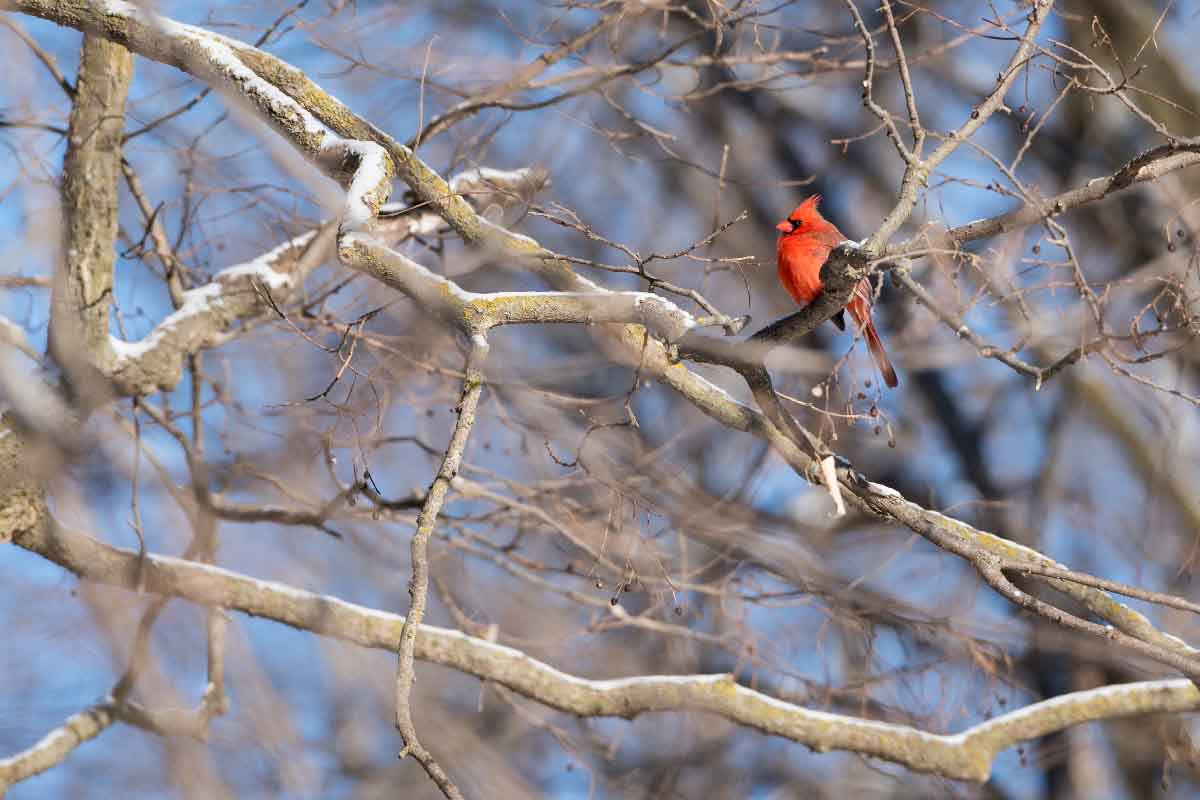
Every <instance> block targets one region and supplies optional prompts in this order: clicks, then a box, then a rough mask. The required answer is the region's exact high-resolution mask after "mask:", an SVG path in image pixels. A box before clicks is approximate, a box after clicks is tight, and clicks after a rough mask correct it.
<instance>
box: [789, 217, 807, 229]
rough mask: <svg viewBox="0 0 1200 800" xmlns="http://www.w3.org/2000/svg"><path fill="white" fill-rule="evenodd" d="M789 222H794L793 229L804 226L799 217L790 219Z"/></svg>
mask: <svg viewBox="0 0 1200 800" xmlns="http://www.w3.org/2000/svg"><path fill="white" fill-rule="evenodd" d="M788 222H790V223H792V230H796V229H798V228H802V227H804V223H803V222H801V221H800V220H798V219H789V220H788Z"/></svg>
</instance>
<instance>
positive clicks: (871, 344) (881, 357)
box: [863, 319, 900, 389]
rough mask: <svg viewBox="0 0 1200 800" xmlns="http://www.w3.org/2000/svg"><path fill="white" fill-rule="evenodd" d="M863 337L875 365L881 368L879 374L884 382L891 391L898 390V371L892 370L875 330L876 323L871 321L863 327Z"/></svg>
mask: <svg viewBox="0 0 1200 800" xmlns="http://www.w3.org/2000/svg"><path fill="white" fill-rule="evenodd" d="M863 335H864V336H865V337H866V338H867V347H868V348H870V350H871V357H872V358H873V359H875V365H876V366H877V367H879V372H880V374H881V375H883V382H884V383H886V384H887V385H888V388H889V389H894V388H896V385H897V384H898V383H900V379H899V378H897V377H896V370H894V369H892V362H891V360H890V359H889V358H888V354H887V351H886V350H884V349H883V342H882V341H880V339H879V334H878V333H877V332H876V330H875V323H873V322H871V320H869V319H868V320H867V323H866V324H865V325H863Z"/></svg>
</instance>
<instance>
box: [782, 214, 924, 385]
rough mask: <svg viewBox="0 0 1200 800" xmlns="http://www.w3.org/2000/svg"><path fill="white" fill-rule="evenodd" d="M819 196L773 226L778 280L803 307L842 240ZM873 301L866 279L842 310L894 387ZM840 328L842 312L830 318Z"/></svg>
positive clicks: (842, 326) (815, 294)
mask: <svg viewBox="0 0 1200 800" xmlns="http://www.w3.org/2000/svg"><path fill="white" fill-rule="evenodd" d="M820 202H821V195H819V194H814V195H811V196H809V197H806V198H805V199H804V201H803V202H801V203H800V205H798V206H796V210H795V211H793V212H792V213H791V214H789V215H788V218H787V219H785V220H783V221H782V222H780V223H779V224H778V225H776V226H775V229H776V230H778V231H779V244H778V246H777V252H778V257H779V282H780V283H782V284H783V288H784V289H787V293H788V294H790V295H791V296H792V299H793V300H795V301H796V303H797V304H798V305H800V306H806V305H808V304H809V303H811V302H812V301H813V300H816V299H817V297H818V296H819V295H820V294H821V291H822V290H823V289H824V286H823V285H822V283H821V266H822V265H823V264H824V263H825V262H826V261H827V260H828V259H829V253H830V251H831V250H833V248H835V247H837V246H838V245H839V244H841V243H842V242H844V241H846V237H845V236H843V235H842V232H841V231H839V230H838V229H837V226H836V225H834V224H833V223H832V222H830V221H829V220H827V219H825V217H823V216H821V212H820V211H819V210H818V209H817V206H818V205H819V204H820ZM872 301H873V296H872V291H871V283H870V281H868V280H867V279H866V278H863V279H862V280H861V281H859V283H858V285H857V286H855V287H854V294H852V295H851V296H850V302H849V303H847V304H846V307H845V309H843V310H844V311H849V312H850V316H851V317H852V318H853V319H854V321H855V323H857V324H858V327H859V329H860V330H861V331H862V334H863V338H865V339H866V340H867V347H868V349H870V351H871V357H872V358H873V359H874V360H875V365H876V366H877V367H878V368H879V372H880V374H881V375H882V376H883V382H884V383H886V384H887V385H888V387H889V388H895V387H896V386H897V385H898V384H899V383H900V381H899V379H898V378H897V377H896V370H895V369H893V368H892V362H891V361H890V360H889V359H888V355H887V351H886V350H884V349H883V342H882V341H881V340H880V338H879V332H878V331H876V330H875V324H874V323H873V322H871V303H872ZM832 319H833V322H834V324H835V325H837V326H838V328H839V329H840V330H846V320H845V318H844V316H843V314H842V311H841V310H840V311H838V312H837V313H836V314H834V315H833V317H832Z"/></svg>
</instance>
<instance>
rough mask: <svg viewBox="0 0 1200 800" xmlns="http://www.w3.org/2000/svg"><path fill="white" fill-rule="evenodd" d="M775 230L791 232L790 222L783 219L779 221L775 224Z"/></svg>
mask: <svg viewBox="0 0 1200 800" xmlns="http://www.w3.org/2000/svg"><path fill="white" fill-rule="evenodd" d="M775 230H777V231H779V232H780V233H791V232H792V223H790V222H788V221H787V220H786V219H785V220H784V221H783V222H781V223H779V224H778V225H776V226H775Z"/></svg>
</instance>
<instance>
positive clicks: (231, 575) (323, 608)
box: [0, 526, 1200, 781]
mask: <svg viewBox="0 0 1200 800" xmlns="http://www.w3.org/2000/svg"><path fill="white" fill-rule="evenodd" d="M18 544H20V545H21V546H22V547H24V548H26V549H29V550H31V551H33V552H36V553H39V554H41V555H43V556H44V557H46V558H48V559H50V560H51V561H53V562H55V563H57V564H59V565H60V566H63V567H64V568H66V569H68V570H70V571H71V572H74V573H75V574H77V575H79V576H80V577H81V578H85V579H87V580H93V581H97V582H100V583H104V584H108V585H112V586H120V587H124V588H127V589H130V590H131V591H132V590H135V589H136V588H137V586H138V575H139V567H140V568H141V569H143V570H144V572H143V574H144V576H145V587H144V588H145V589H146V590H147V591H151V592H155V593H160V594H168V595H172V596H176V597H180V598H183V599H187V600H190V601H192V602H195V603H197V604H200V605H206V606H220V607H224V608H229V609H231V610H236V611H240V612H242V613H245V614H249V615H252V616H257V617H263V618H267V619H272V620H275V621H277V622H282V623H284V624H286V625H291V626H293V627H296V628H299V629H302V630H309V631H312V632H314V633H319V634H323V635H328V636H332V637H334V638H338V639H341V640H343V641H348V642H352V643H355V644H358V645H361V646H363V647H371V648H377V649H382V650H388V651H392V652H394V651H395V650H396V648H397V647H398V645H399V642H400V633H401V630H402V629H403V627H404V620H403V618H401V617H399V616H396V615H393V614H388V613H385V612H382V611H376V610H373V609H370V608H365V607H363V606H358V605H355V604H353V603H348V602H345V601H343V600H338V599H336V598H333V597H329V596H324V595H318V594H313V593H311V592H306V591H303V590H299V589H295V588H292V587H290V586H283V585H281V584H277V583H272V582H270V581H259V580H255V579H253V578H249V577H247V576H244V575H240V574H237V573H235V572H231V571H229V570H225V569H221V568H218V567H212V566H209V565H205V564H199V563H196V562H190V561H184V560H182V559H176V558H169V557H165V556H158V555H147V556H146V558H145V562H144V564H142V563H141V562H140V561H139V557H138V555H137V554H136V553H134V552H131V551H126V550H120V549H117V548H113V547H110V546H108V545H105V544H102V543H101V542H99V541H96V540H95V539H92V538H91V537H88V536H84V535H82V534H78V533H72V532H69V531H66V530H63V529H57V528H54V529H52V528H51V526H47V527H45V528H42V529H40V530H39V531H36V532H29V533H26V534H24V535H22V536H21V537H20V539H19V541H18ZM414 654H415V657H416V658H418V659H421V660H424V661H429V662H431V663H435V664H440V665H443V666H447V667H451V668H453V669H456V670H459V671H461V672H464V673H467V674H469V675H473V676H475V677H477V678H479V679H480V680H485V681H491V682H494V683H497V684H499V685H501V686H504V687H506V688H508V689H511V690H513V691H515V692H517V693H519V694H521V695H524V696H525V697H529V698H530V699H533V700H535V701H537V702H540V703H543V704H545V705H547V706H549V707H551V708H555V709H558V710H560V711H564V712H566V713H569V714H575V715H578V716H582V717H603V716H613V717H625V718H633V717H636V716H638V715H640V714H644V713H648V712H656V711H705V712H708V713H712V714H716V715H718V716H721V717H724V718H725V719H728V720H730V721H731V722H734V723H736V724H739V725H743V726H746V727H749V728H753V729H755V730H759V731H762V732H764V733H769V734H774V735H776V736H782V737H784V738H787V739H790V740H792V741H795V742H799V743H801V744H804V745H806V746H808V747H811V748H812V749H814V750H817V751H820V752H824V751H827V750H850V751H853V752H857V753H862V754H865V755H870V756H874V757H877V758H881V759H884V760H887V761H892V762H894V763H897V764H901V765H904V766H907V767H909V768H911V769H914V770H919V771H923V772H930V773H933V774H937V775H942V776H944V777H948V778H954V779H958V780H970V781H984V780H986V779H987V777H988V774H989V772H990V769H991V763H992V760H993V759H994V757H995V756H996V754H997V753H999V752H1000V751H1002V750H1004V749H1005V748H1007V747H1011V746H1013V745H1015V744H1018V743H1020V742H1023V741H1029V740H1031V739H1036V738H1038V737H1040V736H1044V735H1046V734H1048V733H1052V732H1054V731H1058V730H1063V729H1065V728H1068V727H1071V726H1074V725H1078V724H1081V723H1084V722H1089V721H1093V720H1100V719H1112V718H1116V717H1121V716H1129V715H1137V714H1150V713H1161V712H1182V711H1195V710H1197V709H1200V691H1197V689H1196V688H1195V686H1193V685H1192V684H1191V682H1190V681H1186V680H1172V681H1150V682H1145V683H1134V684H1127V685H1120V686H1109V687H1105V688H1102V689H1094V690H1091V691H1086V692H1077V693H1075V694H1069V695H1064V696H1062V697H1057V698H1054V699H1053V700H1048V701H1045V702H1042V703H1037V704H1035V705H1032V706H1029V707H1027V708H1024V709H1020V710H1018V711H1014V712H1012V713H1010V714H1006V715H1004V716H1001V717H998V718H996V719H993V720H990V721H988V722H984V723H982V724H979V725H976V726H974V727H972V728H969V729H967V730H966V731H963V732H962V733H959V734H953V735H936V734H929V733H925V732H923V731H920V730H917V729H915V728H911V727H907V726H903V725H893V724H888V723H884V722H874V721H870V720H862V719H856V718H854V717H847V716H842V715H838V714H830V713H825V712H821V711H812V710H809V709H805V708H803V707H800V706H796V705H793V704H791V703H787V702H784V701H781V700H777V699H775V698H772V697H769V696H767V695H764V694H762V693H760V692H757V691H754V690H753V689H748V688H746V687H743V686H739V685H738V684H736V683H735V682H734V681H733V680H732V679H731V677H730V676H728V675H690V676H649V677H637V678H626V679H616V680H587V679H583V678H578V677H575V676H573V675H569V674H567V673H563V672H561V671H559V670H557V669H555V668H553V667H551V666H549V665H548V664H545V663H542V662H540V661H537V660H535V659H532V658H530V657H529V656H527V655H526V654H524V653H522V652H520V651H519V650H514V649H512V648H509V647H504V646H502V645H498V644H494V643H491V642H488V641H485V640H483V639H478V638H474V637H470V636H466V635H464V634H462V633H459V632H457V631H450V630H445V629H442V628H435V627H431V626H428V625H422V626H421V627H420V631H419V635H418V636H417V637H416V640H415V644H414ZM0 763H3V762H0Z"/></svg>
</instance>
